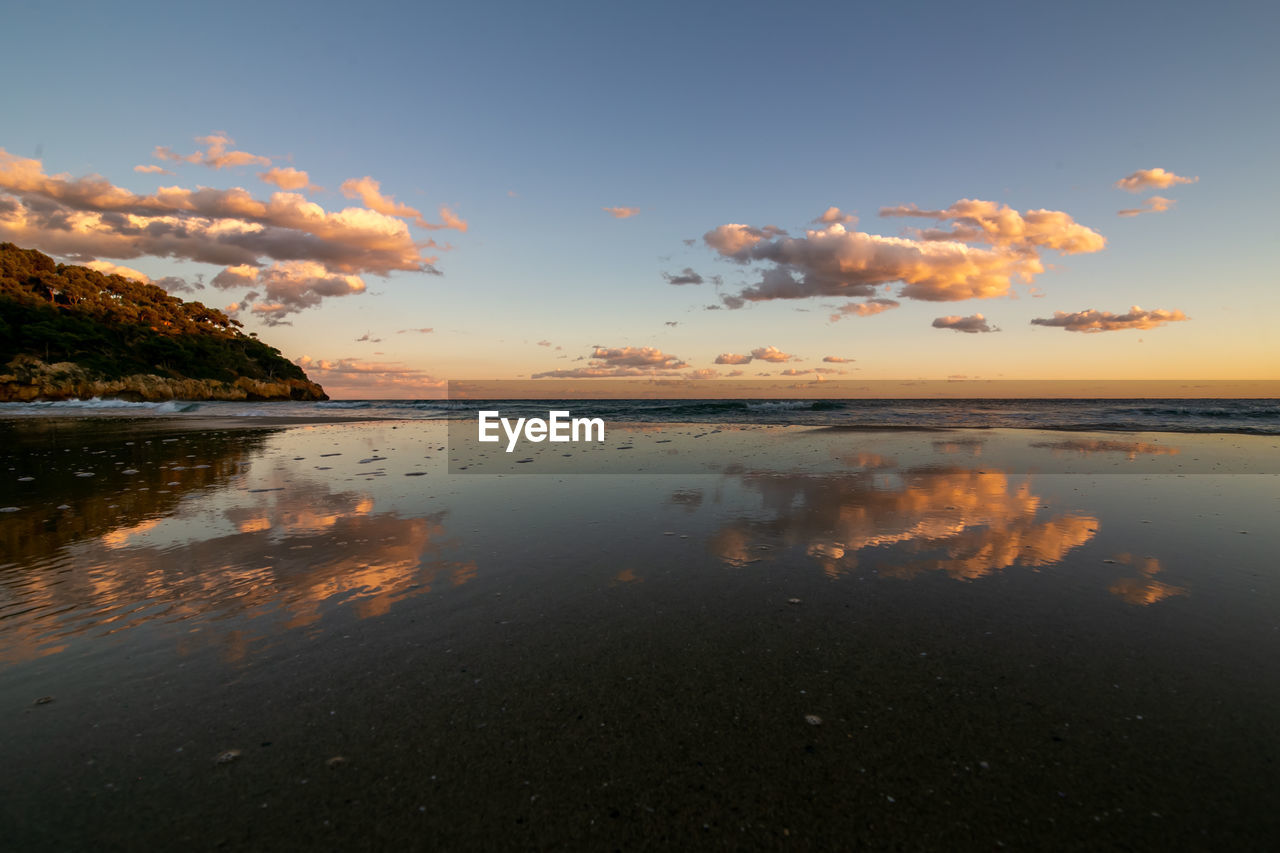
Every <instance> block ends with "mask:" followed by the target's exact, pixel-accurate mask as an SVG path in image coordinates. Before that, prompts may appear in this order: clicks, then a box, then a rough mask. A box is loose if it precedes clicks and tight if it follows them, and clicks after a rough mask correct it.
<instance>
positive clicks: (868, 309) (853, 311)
mask: <svg viewBox="0 0 1280 853" xmlns="http://www.w3.org/2000/svg"><path fill="white" fill-rule="evenodd" d="M901 304H902V303H901V302H899V301H898V300H896V299H883V298H875V299H867V300H865V301H863V302H849V303H846V304H844V305H841V306H840V308H839V309H837V310H836V313H834V314H832V315H831V322H832V323H834V322H836V321H837V320H843V319H844V318H845V317H849V316H855V317H870V316H872V315H874V314H879V313H880V312H882V311H888V310H889V309H891V308H897V307H898V306H899V305H901Z"/></svg>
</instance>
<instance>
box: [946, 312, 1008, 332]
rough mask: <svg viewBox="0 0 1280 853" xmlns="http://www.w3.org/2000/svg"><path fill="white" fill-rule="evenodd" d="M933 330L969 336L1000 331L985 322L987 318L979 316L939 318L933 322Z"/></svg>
mask: <svg viewBox="0 0 1280 853" xmlns="http://www.w3.org/2000/svg"><path fill="white" fill-rule="evenodd" d="M933 327H934V328H935V329H951V330H953V331H956V332H968V333H969V334H977V333H978V332H998V331H1000V329H999V328H998V327H996V326H993V325H991V324H990V323H989V322H987V318H986V317H983V316H982V315H981V314H971V315H970V316H968V317H960V316H957V315H954V314H953V315H950V316H947V317H939V318H937V319H936V320H934V321H933Z"/></svg>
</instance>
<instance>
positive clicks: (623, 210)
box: [600, 207, 640, 219]
mask: <svg viewBox="0 0 1280 853" xmlns="http://www.w3.org/2000/svg"><path fill="white" fill-rule="evenodd" d="M600 209H601V210H603V211H604V212H605V213H607V214H609V215H610V216H612V217H613V218H614V219H629V218H630V217H632V216H635V215H636V214H637V213H639V212H640V208H638V207H602V208H600Z"/></svg>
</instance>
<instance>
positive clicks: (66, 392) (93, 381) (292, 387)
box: [0, 356, 329, 403]
mask: <svg viewBox="0 0 1280 853" xmlns="http://www.w3.org/2000/svg"><path fill="white" fill-rule="evenodd" d="M4 370H5V372H4V373H0V402H6V403H29V402H32V401H36V400H89V399H92V398H94V397H98V398H100V399H116V400H132V401H135V402H149V403H150V402H162V401H164V400H328V399H329V395H328V394H326V393H324V389H323V388H321V387H320V386H319V385H317V384H316V383H314V382H311V381H309V380H306V379H280V380H275V381H260V380H256V379H249V378H247V377H243V376H242V377H240V378H239V379H236V380H235V381H234V382H223V381H220V380H217V379H182V378H176V377H168V376H155V375H152V374H145V373H137V374H134V375H132V376H123V377H120V378H118V379H106V378H103V377H101V376H97V375H95V374H93V373H92V372H90V371H88V370H85V369H84V368H83V367H81V366H80V365H78V364H75V363H73V362H69V361H64V362H58V363H56V364H45V363H44V362H43V361H40V360H39V359H36V358H31V357H30V356H18V357H17V358H15V359H14V360H13V361H11V362H9V364H8V366H7V367H6V368H4Z"/></svg>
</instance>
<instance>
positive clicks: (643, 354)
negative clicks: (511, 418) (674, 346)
mask: <svg viewBox="0 0 1280 853" xmlns="http://www.w3.org/2000/svg"><path fill="white" fill-rule="evenodd" d="M688 366H689V365H688V363H687V362H685V361H683V360H682V359H680V358H678V357H676V356H674V355H668V354H666V353H664V352H663V351H662V350H660V349H657V348H656V347H614V348H609V347H595V348H594V349H592V351H591V358H590V360H588V361H587V365H586V366H585V367H575V368H565V369H561V370H548V371H545V372H543V373H535V374H533V376H532V378H533V379H597V378H605V377H626V376H679V375H680V374H679V373H678V371H679V370H680V369H681V368H685V367H688Z"/></svg>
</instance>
